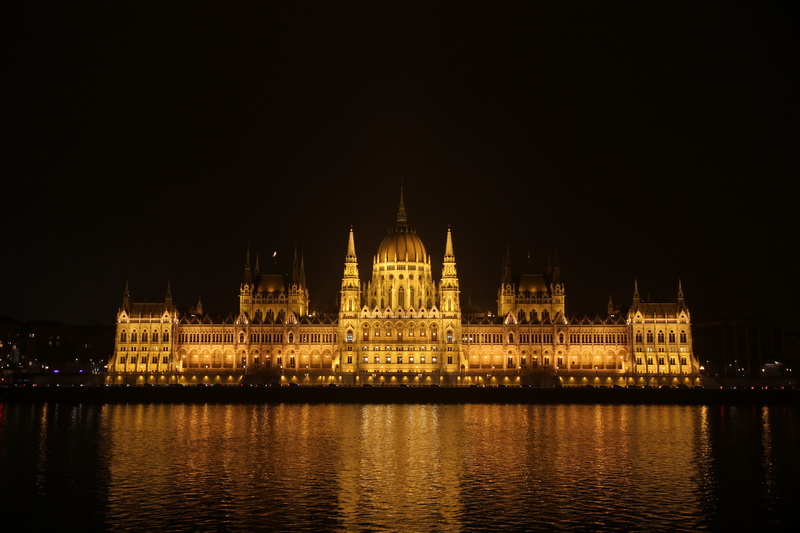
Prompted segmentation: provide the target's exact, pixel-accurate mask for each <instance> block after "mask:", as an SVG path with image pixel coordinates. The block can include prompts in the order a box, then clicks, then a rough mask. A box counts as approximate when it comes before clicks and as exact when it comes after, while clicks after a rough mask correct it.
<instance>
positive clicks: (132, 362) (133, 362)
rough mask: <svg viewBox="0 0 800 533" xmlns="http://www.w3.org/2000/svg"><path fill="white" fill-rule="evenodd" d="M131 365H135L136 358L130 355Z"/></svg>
mask: <svg viewBox="0 0 800 533" xmlns="http://www.w3.org/2000/svg"><path fill="white" fill-rule="evenodd" d="M131 364H132V365H135V364H136V356H135V355H132V356H131Z"/></svg>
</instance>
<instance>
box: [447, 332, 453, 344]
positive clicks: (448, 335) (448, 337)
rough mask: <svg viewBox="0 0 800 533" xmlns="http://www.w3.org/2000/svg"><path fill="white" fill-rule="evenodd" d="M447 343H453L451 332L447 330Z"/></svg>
mask: <svg viewBox="0 0 800 533" xmlns="http://www.w3.org/2000/svg"><path fill="white" fill-rule="evenodd" d="M447 342H453V332H452V331H450V330H449V329H448V330H447Z"/></svg>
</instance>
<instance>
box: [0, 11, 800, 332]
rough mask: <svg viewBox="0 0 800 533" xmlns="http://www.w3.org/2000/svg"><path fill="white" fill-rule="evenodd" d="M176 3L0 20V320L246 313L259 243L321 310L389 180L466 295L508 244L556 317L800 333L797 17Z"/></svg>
mask: <svg viewBox="0 0 800 533" xmlns="http://www.w3.org/2000/svg"><path fill="white" fill-rule="evenodd" d="M172 4H173V3H171V2H160V3H157V4H154V5H153V6H149V7H148V6H147V5H146V3H142V2H134V3H130V4H127V3H123V2H100V3H98V4H97V5H92V6H88V5H87V6H73V5H64V4H63V3H54V4H53V5H51V6H44V5H42V4H39V3H30V2H26V3H22V5H20V6H16V8H15V9H16V11H13V12H10V13H6V14H5V15H4V16H3V17H2V22H0V24H2V28H0V30H2V31H0V59H2V65H3V66H2V68H3V70H4V75H3V79H4V81H3V82H2V83H1V84H0V96H2V109H3V113H2V115H3V117H4V118H3V119H2V124H3V127H2V130H1V131H2V139H1V141H2V145H1V146H0V158H1V159H2V176H3V180H2V189H0V190H2V196H1V197H2V207H3V227H2V237H1V238H2V243H1V244H2V254H0V264H1V265H2V266H0V274H1V277H0V315H8V316H12V317H15V318H19V319H41V320H57V321H64V322H67V323H75V324H92V323H101V324H106V323H107V324H111V323H113V322H114V320H115V315H116V312H117V309H118V307H119V305H120V303H121V298H122V293H123V289H124V286H125V283H126V281H127V282H128V283H129V286H130V290H131V293H132V295H133V297H134V298H140V299H141V298H148V297H162V296H163V293H164V291H165V289H166V286H167V283H168V282H170V283H171V285H172V289H173V295H174V297H175V299H176V303H177V304H178V305H181V306H184V305H186V306H188V305H191V304H193V303H194V302H196V300H197V298H198V296H199V297H201V298H202V300H203V305H204V307H205V310H206V311H210V312H219V313H223V314H227V313H229V312H235V311H236V309H237V306H238V288H239V283H240V282H241V280H242V272H243V265H244V260H245V254H246V250H247V248H248V246H249V247H250V250H251V254H252V255H253V257H254V256H255V254H256V253H258V254H259V256H260V263H261V267H262V270H267V269H270V268H275V267H276V266H277V267H278V268H279V269H281V270H283V271H287V272H288V271H289V270H290V267H291V260H292V256H293V252H294V249H295V247H296V248H297V250H298V254H302V255H303V257H304V259H305V265H306V275H307V281H308V285H309V289H310V293H311V300H312V308H314V309H318V310H321V309H322V308H325V307H330V306H331V305H333V304H335V302H336V298H337V293H338V289H339V285H340V281H341V274H342V270H343V262H344V256H345V252H346V246H347V234H348V230H349V228H350V226H351V225H352V226H353V228H354V231H355V239H356V251H357V254H358V258H359V265H360V268H361V276H362V279H367V278H368V276H369V275H370V273H371V264H372V258H373V254H374V253H375V251H376V249H377V246H378V244H379V243H380V240H381V239H382V238H383V236H384V235H385V233H386V231H387V229H388V228H389V227H390V226H392V225H393V223H394V218H395V213H396V210H397V205H398V199H399V190H400V183H401V180H402V184H403V187H404V191H405V201H406V207H407V210H408V216H409V223H410V224H411V225H412V226H414V227H415V228H416V229H417V232H418V233H419V234H420V236H421V237H422V239H423V241H424V243H425V245H426V247H427V249H428V252H429V253H430V254H431V255H432V257H433V269H434V276H435V277H437V278H438V276H439V275H440V272H441V260H442V255H443V252H444V244H445V236H446V232H447V226H448V224H449V225H450V227H451V228H452V231H453V241H454V247H455V253H456V261H457V265H458V271H459V277H460V282H461V289H462V294H463V296H464V303H466V302H467V301H468V300H470V301H471V302H472V303H474V304H479V305H482V306H484V307H488V308H491V309H494V305H495V304H494V301H495V298H496V293H497V288H498V284H499V281H500V274H501V266H502V260H503V255H504V254H505V253H506V250H508V251H509V253H510V255H511V259H512V266H513V267H514V268H515V270H516V271H517V272H520V271H522V270H524V269H526V268H527V265H528V256H529V255H530V262H531V268H533V269H534V270H539V271H542V270H544V269H545V268H546V265H547V262H548V259H551V260H552V259H554V258H555V256H556V255H557V257H558V261H559V263H560V266H561V272H562V278H563V280H564V282H565V285H566V291H567V309H568V312H569V313H570V314H576V315H580V316H582V315H583V314H584V313H588V314H590V315H594V314H598V313H599V314H603V313H605V310H606V305H607V302H608V298H609V296H612V297H613V299H614V301H615V302H617V303H619V304H621V305H623V306H627V305H629V304H630V300H631V295H632V292H633V284H634V280H638V283H639V288H640V292H641V294H642V296H643V297H648V296H649V297H650V298H651V299H665V300H668V299H673V298H674V297H675V295H676V292H677V286H678V280H679V279H680V280H682V283H683V288H684V291H685V296H686V301H687V304H688V305H689V307H690V310H691V311H692V315H693V320H694V321H695V322H698V321H703V320H712V319H718V318H751V317H771V318H774V319H776V320H778V321H780V322H782V323H785V324H790V325H792V327H796V324H797V323H800V322H798V321H800V312H799V311H798V301H800V282H798V277H800V272H799V269H798V268H797V265H798V263H797V259H796V257H795V256H796V255H797V251H798V245H797V243H798V232H797V230H798V224H797V197H798V185H797V178H798V170H800V165H798V159H797V154H798V123H799V122H798V115H797V113H796V109H794V108H793V106H794V105H795V102H796V100H797V98H798V94H800V91H798V88H799V87H798V85H799V84H798V65H800V54H798V48H799V47H798V46H797V45H798V39H800V37H799V36H800V31H798V16H797V14H798V13H797V9H796V8H795V7H793V6H792V5H791V4H792V3H791V2H785V3H773V2H755V1H754V2H744V1H737V0H729V1H720V2H697V1H692V2H596V1H587V2H551V3H546V4H544V3H539V2H524V3H523V2H519V3H501V2H491V3H490V2H486V3H482V2H475V3H472V2H466V3H463V4H462V3H458V4H456V3H444V4H439V5H428V4H429V3H416V2H365V3H363V4H362V3H359V4H350V3H345V2H330V3H322V2H320V3H318V4H315V5H306V6H305V7H301V6H298V5H297V4H298V3H296V2H288V3H286V4H290V6H288V5H282V4H284V3H277V2H263V3H257V4H254V5H257V6H258V7H255V8H254V7H250V8H245V7H242V6H235V5H233V4H229V3H218V5H215V6H212V7H199V6H198V5H195V4H194V3H187V4H186V5H182V6H177V5H172ZM540 4H541V5H540ZM547 4H553V5H552V6H548V5H547ZM6 9H8V8H6ZM274 251H277V252H278V254H277V258H276V259H277V261H276V262H273V261H272V259H271V256H272V253H273V252H274Z"/></svg>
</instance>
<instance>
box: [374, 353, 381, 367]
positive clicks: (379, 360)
mask: <svg viewBox="0 0 800 533" xmlns="http://www.w3.org/2000/svg"><path fill="white" fill-rule="evenodd" d="M380 362H381V358H380V357H379V356H377V355H376V356H375V364H376V365H377V364H380Z"/></svg>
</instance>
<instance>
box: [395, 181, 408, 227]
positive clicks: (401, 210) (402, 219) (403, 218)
mask: <svg viewBox="0 0 800 533" xmlns="http://www.w3.org/2000/svg"><path fill="white" fill-rule="evenodd" d="M407 222H408V215H407V214H406V206H405V203H404V202H403V181H402V180H400V207H398V208H397V223H398V224H406V223H407Z"/></svg>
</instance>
